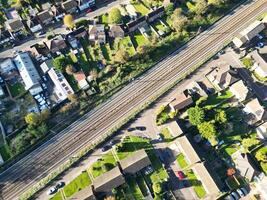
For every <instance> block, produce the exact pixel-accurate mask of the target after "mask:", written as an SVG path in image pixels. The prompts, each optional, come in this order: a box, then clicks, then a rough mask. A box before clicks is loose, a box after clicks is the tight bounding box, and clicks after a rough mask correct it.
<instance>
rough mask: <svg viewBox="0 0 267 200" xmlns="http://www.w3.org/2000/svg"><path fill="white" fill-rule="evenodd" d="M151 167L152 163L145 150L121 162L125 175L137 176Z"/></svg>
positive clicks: (136, 152)
mask: <svg viewBox="0 0 267 200" xmlns="http://www.w3.org/2000/svg"><path fill="white" fill-rule="evenodd" d="M149 165H151V162H150V160H149V157H148V155H147V153H146V151H145V150H144V149H141V150H138V151H135V152H134V153H133V154H131V155H129V156H128V157H126V158H124V159H123V160H121V161H120V166H121V169H122V171H123V173H125V174H136V173H137V172H138V171H140V170H141V169H143V168H145V167H147V166H149Z"/></svg>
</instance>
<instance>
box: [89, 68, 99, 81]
mask: <svg viewBox="0 0 267 200" xmlns="http://www.w3.org/2000/svg"><path fill="white" fill-rule="evenodd" d="M90 76H91V77H92V79H93V80H96V79H97V78H98V72H97V70H96V69H92V70H91V71H90Z"/></svg>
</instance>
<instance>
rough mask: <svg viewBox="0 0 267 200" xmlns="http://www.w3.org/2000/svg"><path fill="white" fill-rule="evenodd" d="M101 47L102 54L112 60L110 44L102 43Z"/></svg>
mask: <svg viewBox="0 0 267 200" xmlns="http://www.w3.org/2000/svg"><path fill="white" fill-rule="evenodd" d="M100 48H101V51H102V54H103V56H104V57H105V59H106V60H107V61H110V60H111V53H110V51H111V50H110V47H109V46H108V44H105V45H100Z"/></svg>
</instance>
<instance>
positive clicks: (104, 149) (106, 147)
mask: <svg viewBox="0 0 267 200" xmlns="http://www.w3.org/2000/svg"><path fill="white" fill-rule="evenodd" d="M109 149H110V146H108V145H106V146H103V147H102V148H101V151H103V152H105V151H107V150H109Z"/></svg>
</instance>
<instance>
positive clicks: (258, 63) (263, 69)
mask: <svg viewBox="0 0 267 200" xmlns="http://www.w3.org/2000/svg"><path fill="white" fill-rule="evenodd" d="M250 55H251V57H252V59H253V60H254V64H253V66H252V68H251V69H252V70H255V72H256V73H257V74H258V75H259V76H261V77H267V62H266V61H265V60H264V58H263V56H262V55H261V54H259V52H258V51H257V50H254V51H253V52H251V54H250Z"/></svg>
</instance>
